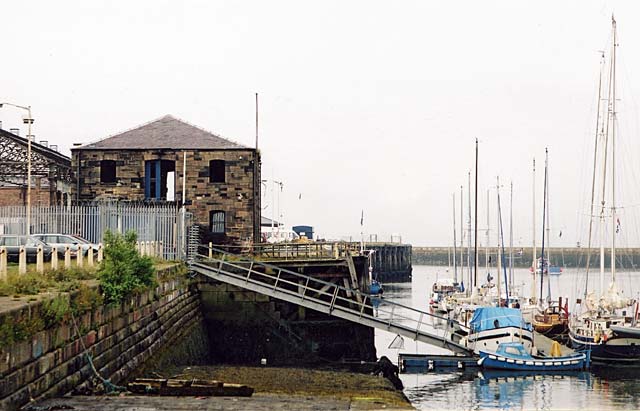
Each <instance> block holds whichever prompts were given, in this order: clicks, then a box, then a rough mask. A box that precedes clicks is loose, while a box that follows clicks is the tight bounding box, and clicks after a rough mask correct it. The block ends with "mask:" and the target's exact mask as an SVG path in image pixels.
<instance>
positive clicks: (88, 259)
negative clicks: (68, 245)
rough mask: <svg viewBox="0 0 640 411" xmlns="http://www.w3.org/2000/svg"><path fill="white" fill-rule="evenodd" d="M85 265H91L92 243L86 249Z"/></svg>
mask: <svg viewBox="0 0 640 411" xmlns="http://www.w3.org/2000/svg"><path fill="white" fill-rule="evenodd" d="M79 251H81V250H79ZM87 265H88V266H89V267H93V245H90V246H89V249H88V250H87Z"/></svg>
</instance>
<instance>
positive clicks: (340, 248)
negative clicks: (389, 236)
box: [208, 241, 361, 260]
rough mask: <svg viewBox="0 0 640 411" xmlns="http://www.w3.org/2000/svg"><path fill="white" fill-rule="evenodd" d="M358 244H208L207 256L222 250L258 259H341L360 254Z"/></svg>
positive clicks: (317, 242) (316, 242)
mask: <svg viewBox="0 0 640 411" xmlns="http://www.w3.org/2000/svg"><path fill="white" fill-rule="evenodd" d="M360 249H361V245H360V243H346V242H320V241H314V242H308V243H294V242H284V243H274V244H271V243H256V244H250V245H244V246H229V245H218V244H213V243H209V246H208V250H209V251H208V254H213V253H214V250H223V251H227V252H230V253H232V254H237V253H241V254H250V255H253V256H255V257H257V258H260V259H273V260H292V259H293V260H297V259H317V260H325V259H343V258H345V257H347V256H348V255H349V254H350V255H352V256H355V255H360V254H361V250H360Z"/></svg>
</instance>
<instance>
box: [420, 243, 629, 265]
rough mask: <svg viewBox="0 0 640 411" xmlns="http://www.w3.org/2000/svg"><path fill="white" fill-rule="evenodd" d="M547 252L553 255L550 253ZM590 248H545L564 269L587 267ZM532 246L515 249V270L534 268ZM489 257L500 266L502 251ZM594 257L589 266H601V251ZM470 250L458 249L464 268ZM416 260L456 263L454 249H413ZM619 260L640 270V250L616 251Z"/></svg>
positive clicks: (481, 251) (490, 251) (482, 251)
mask: <svg viewBox="0 0 640 411" xmlns="http://www.w3.org/2000/svg"><path fill="white" fill-rule="evenodd" d="M541 251H542V250H541V248H539V247H538V249H537V253H538V255H539V254H540V252H541ZM547 251H548V252H549V254H547ZM588 251H589V249H587V248H577V247H562V248H561V247H550V248H549V249H545V254H546V255H550V259H551V263H552V264H554V265H559V266H562V267H567V268H572V267H585V266H586V264H587V256H588V254H589V252H588ZM532 253H533V249H532V247H518V248H514V258H513V265H514V266H515V267H521V268H528V267H531V262H532V260H533V258H532V255H533V254H532ZM605 253H606V254H605V255H606V258H605V267H610V266H611V260H610V258H611V254H610V250H609V249H606V250H605ZM488 254H489V255H490V256H491V261H492V265H493V266H495V265H496V263H495V262H496V261H497V258H498V257H497V256H498V249H497V247H490V248H489V249H488ZM508 254H509V250H508V249H506V255H505V261H507V262H508V261H509V260H508V258H509V256H508ZM590 254H591V256H590V258H589V266H590V267H592V268H597V267H600V249H595V248H592V249H591V253H590ZM486 255H487V249H485V248H484V247H483V248H481V249H479V250H478V259H479V260H478V261H479V263H480V265H484V264H485V261H486ZM467 257H468V253H467V249H466V248H464V249H463V250H460V249H459V248H458V249H457V262H458V265H460V261H462V262H463V264H464V265H465V266H466V265H467ZM412 260H413V263H414V264H418V265H442V266H447V265H449V264H453V247H413V248H412ZM616 261H617V263H616V264H617V266H618V267H621V268H626V269H634V268H638V267H640V248H618V249H616ZM471 262H472V264H473V250H472V251H471Z"/></svg>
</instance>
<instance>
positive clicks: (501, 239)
mask: <svg viewBox="0 0 640 411" xmlns="http://www.w3.org/2000/svg"><path fill="white" fill-rule="evenodd" d="M496 180H497V190H498V226H499V229H500V233H499V236H498V250H499V249H500V247H501V246H502V260H500V259H499V260H498V261H502V263H503V264H502V270H503V272H504V290H505V296H506V303H507V307H508V306H509V286H510V285H511V282H510V281H511V280H510V281H509V282H507V265H506V264H504V254H505V253H504V232H503V231H502V210H501V208H500V177H496ZM512 189H513V184H512ZM498 253H500V251H498ZM498 277H500V272H498ZM498 296H500V292H499V291H498ZM498 298H499V297H498Z"/></svg>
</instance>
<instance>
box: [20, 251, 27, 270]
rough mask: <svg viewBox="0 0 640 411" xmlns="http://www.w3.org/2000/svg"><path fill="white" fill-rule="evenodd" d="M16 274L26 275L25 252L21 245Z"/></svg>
mask: <svg viewBox="0 0 640 411" xmlns="http://www.w3.org/2000/svg"><path fill="white" fill-rule="evenodd" d="M18 273H20V274H26V273H27V250H26V249H25V248H24V246H23V245H21V246H20V251H18Z"/></svg>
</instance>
